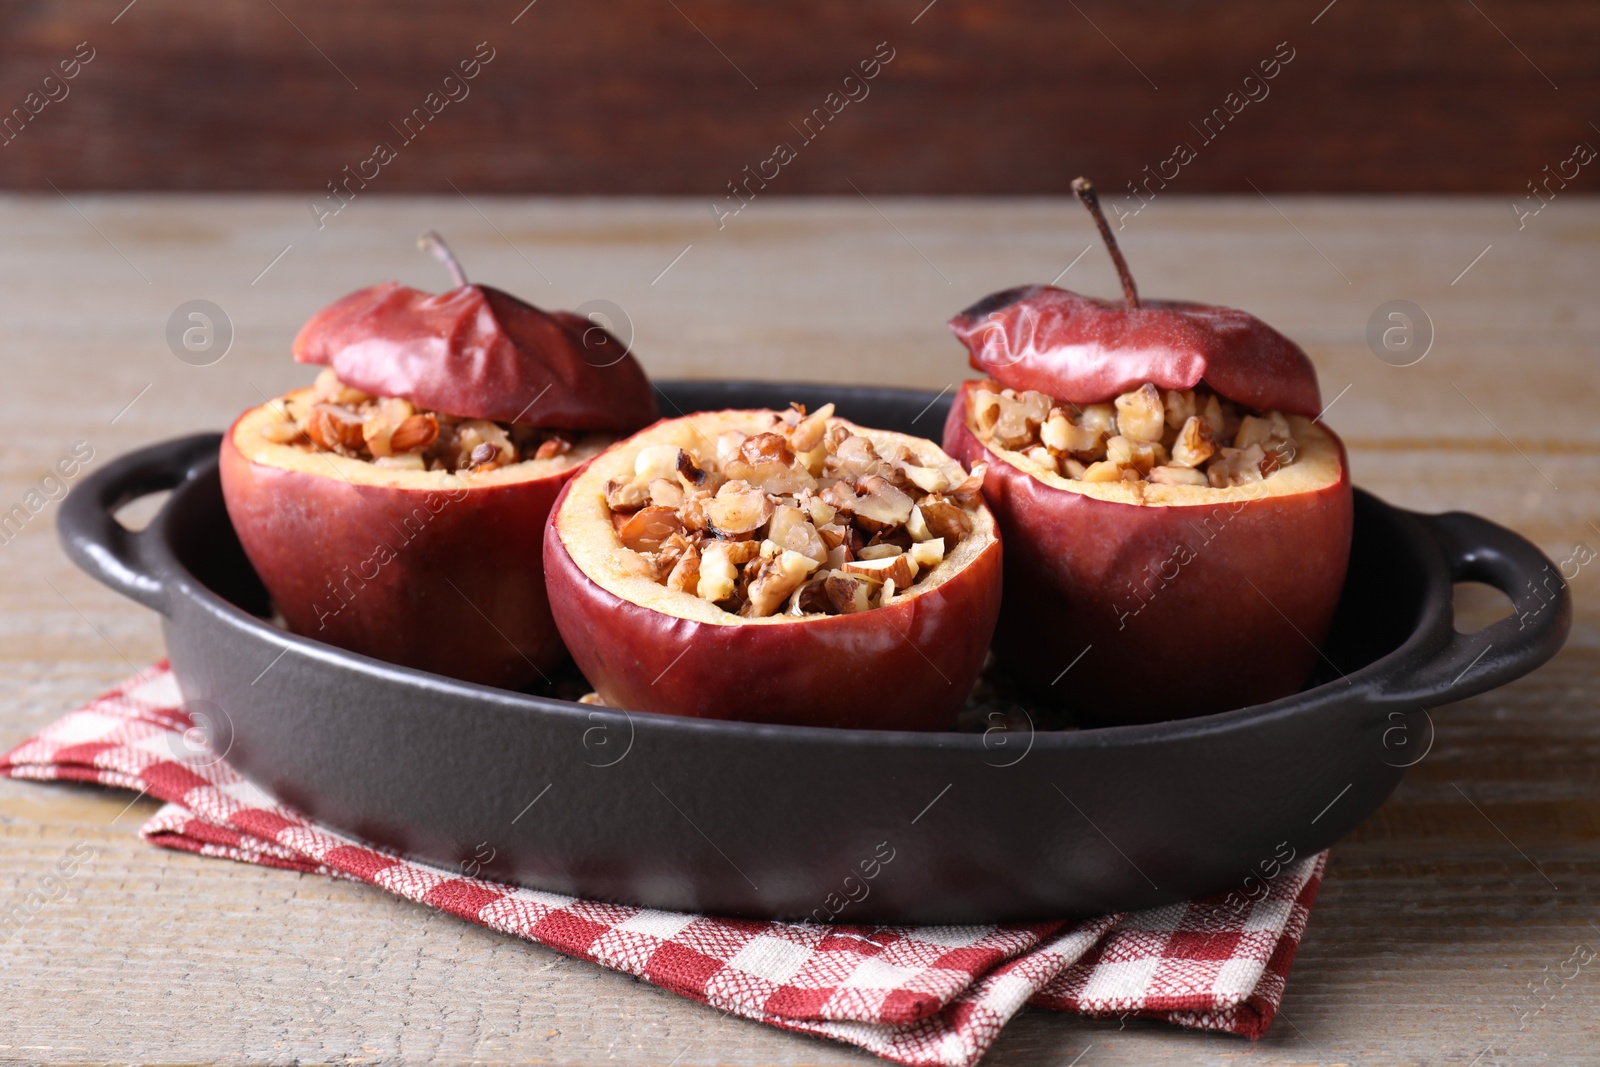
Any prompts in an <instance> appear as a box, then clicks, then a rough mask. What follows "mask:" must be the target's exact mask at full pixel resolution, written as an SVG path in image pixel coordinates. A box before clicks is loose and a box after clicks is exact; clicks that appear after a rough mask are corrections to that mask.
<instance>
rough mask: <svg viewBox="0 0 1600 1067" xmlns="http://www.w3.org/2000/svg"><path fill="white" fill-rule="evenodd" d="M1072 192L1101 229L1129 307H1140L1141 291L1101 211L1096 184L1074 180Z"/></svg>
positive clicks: (1079, 179)
mask: <svg viewBox="0 0 1600 1067" xmlns="http://www.w3.org/2000/svg"><path fill="white" fill-rule="evenodd" d="M1072 191H1073V192H1075V193H1077V194H1078V199H1079V200H1082V201H1083V206H1084V207H1086V208H1088V209H1089V214H1090V215H1093V216H1094V223H1095V225H1096V226H1098V227H1100V239H1101V240H1102V241H1104V242H1105V243H1106V251H1108V252H1110V253H1111V262H1113V263H1115V264H1116V265H1117V277H1119V278H1121V279H1122V295H1123V296H1125V297H1126V298H1127V300H1128V306H1129V307H1130V308H1136V307H1138V306H1139V290H1138V289H1137V288H1136V287H1135V286H1134V284H1133V272H1131V271H1130V270H1128V261H1127V260H1125V259H1123V258H1122V249H1120V248H1118V247H1117V238H1116V236H1115V235H1114V234H1113V233H1112V232H1111V224H1110V223H1108V222H1107V221H1106V213H1105V212H1104V211H1101V210H1100V197H1099V195H1098V194H1097V193H1096V192H1095V191H1094V183H1093V182H1091V181H1090V180H1089V179H1088V178H1074V179H1072Z"/></svg>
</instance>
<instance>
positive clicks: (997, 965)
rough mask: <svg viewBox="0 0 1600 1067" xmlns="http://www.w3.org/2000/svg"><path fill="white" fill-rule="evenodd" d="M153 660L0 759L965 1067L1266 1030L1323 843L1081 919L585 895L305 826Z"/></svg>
mask: <svg viewBox="0 0 1600 1067" xmlns="http://www.w3.org/2000/svg"><path fill="white" fill-rule="evenodd" d="M181 704H182V698H181V696H180V695H179V693H178V689H177V686H176V684H175V683H174V681H173V677H172V674H171V672H170V671H169V670H168V669H167V667H166V664H165V663H162V664H157V665H156V666H155V667H154V668H152V669H151V670H149V671H148V672H146V673H145V674H144V675H142V676H140V677H138V678H135V679H133V680H130V681H129V682H127V683H125V684H124V685H123V686H122V687H120V688H118V689H116V690H114V691H112V692H110V693H107V694H106V695H104V696H102V697H99V698H98V699H96V700H94V701H92V702H91V703H89V704H88V705H86V706H85V707H83V708H81V709H79V710H78V711H75V712H73V713H71V714H70V715H68V716H66V717H65V718H63V719H61V720H60V721H58V722H56V723H55V724H54V725H52V726H50V727H49V728H47V729H46V730H45V731H44V732H43V733H41V734H39V735H38V736H37V737H35V738H33V739H31V740H29V741H26V742H24V743H23V744H22V745H20V746H18V747H17V748H16V749H15V750H13V751H12V752H11V753H10V754H9V755H7V756H6V757H5V758H4V759H3V760H0V774H5V775H8V776H10V777H13V778H37V779H69V780H76V781H88V782H98V783H100V784H102V785H110V786H118V787H121V788H124V789H135V790H143V791H146V792H148V793H149V794H150V795H152V796H155V797H158V798H160V799H162V800H165V801H167V804H166V806H165V807H163V808H162V809H161V810H160V811H159V812H158V813H157V814H156V815H155V817H154V818H152V819H151V820H150V821H149V823H147V824H146V825H145V827H144V828H143V830H142V831H141V833H142V834H143V835H144V836H145V838H146V839H148V840H150V841H152V842H154V843H155V844H158V845H161V846H163V847H165V848H175V849H183V850H186V851H189V852H197V853H200V854H201V855H205V856H225V857H227V858H229V859H235V860H241V861H243V862H246V863H256V864H261V865H263V866H268V867H283V868H287V869H289V870H294V871H302V872H307V873H316V874H326V875H333V876H336V877H347V878H353V879H359V880H361V881H364V882H369V883H371V884H372V885H375V886H379V887H380V888H383V889H386V890H388V891H389V892H391V893H396V894H398V895H400V896H403V897H405V898H406V899H408V900H412V901H416V902H417V903H419V904H426V905H430V906H432V907H435V908H439V909H441V910H443V911H447V912H449V913H451V914H452V915H457V916H460V917H461V918H463V919H466V920H468V921H469V922H475V923H479V924H481V925H483V926H487V927H489V928H491V929H494V930H500V931H504V932H505V933H509V934H515V935H516V936H518V937H523V938H526V939H528V940H530V941H536V942H538V943H539V944H542V945H546V946H548V947H550V948H553V949H556V950H557V951H559V952H564V953H567V954H568V955H571V956H576V957H578V958H579V959H585V960H592V961H593V962H595V963H598V964H601V965H602V966H606V967H611V968H613V969H615V970H619V971H624V972H626V973H628V974H631V975H634V976H635V977H637V978H641V979H643V980H644V981H647V982H651V983H653V984H655V985H659V986H663V987H665V988H667V989H670V990H673V991H674V992H676V993H681V994H682V995H684V996H686V997H692V998H693V999H695V1000H698V1001H701V1002H703V1003H706V1004H710V1005H712V1006H713V1007H716V1008H720V1009H724V1010H726V1011H728V1012H731V1013H734V1014H738V1015H742V1016H745V1017H747V1018H751V1019H757V1020H760V1021H761V1022H764V1023H768V1024H770V1025H773V1026H779V1027H783V1028H784V1029H788V1030H798V1031H801V1032H804V1033H810V1034H820V1035H822V1036H825V1037H831V1038H835V1039H837V1040H840V1041H846V1042H849V1043H851V1044H854V1045H859V1046H861V1047H862V1048H865V1049H868V1050H869V1051H871V1052H874V1053H876V1054H877V1055H879V1056H882V1057H884V1058H886V1059H890V1060H894V1061H896V1062H898V1063H903V1064H907V1065H914V1067H923V1065H927V1067H935V1065H937V1067H968V1065H970V1064H973V1063H976V1062H977V1060H978V1059H979V1058H980V1057H982V1056H983V1054H984V1052H985V1051H986V1050H987V1049H988V1048H989V1045H990V1044H991V1043H992V1042H993V1041H994V1039H995V1037H996V1036H998V1035H999V1033H1000V1029H1001V1027H1003V1026H1004V1025H1005V1024H1006V1022H1007V1021H1008V1020H1009V1019H1010V1018H1011V1016H1012V1015H1014V1014H1016V1012H1017V1011H1019V1010H1020V1009H1021V1008H1022V1006H1023V1005H1024V1004H1030V1005H1033V1006H1035V1007H1043V1008H1050V1009H1054V1010H1057V1011H1070V1012H1077V1013H1079V1014H1082V1015H1089V1016H1097V1017H1111V1018H1126V1017H1129V1016H1146V1017H1153V1018H1159V1019H1165V1020H1167V1021H1169V1022H1172V1023H1176V1024H1178V1025H1180V1026H1187V1027H1194V1028H1197V1029H1204V1030H1222V1031H1226V1032H1229V1033H1234V1034H1241V1035H1244V1036H1247V1037H1251V1038H1254V1037H1258V1036H1260V1035H1261V1034H1262V1033H1263V1032H1265V1031H1266V1029H1267V1027H1268V1026H1269V1025H1270V1024H1271V1022H1272V1017H1273V1015H1274V1014H1275V1013H1276V1012H1277V1008H1278V1003H1279V1001H1280V1000H1281V999H1282V996H1283V988H1284V981H1285V979H1286V977H1287V976H1288V973H1289V965H1290V962H1291V961H1292V960H1293V958H1294V953H1295V949H1296V948H1297V947H1298V946H1299V943H1300V935H1301V932H1302V931H1303V930H1304V929H1305V923H1306V918H1307V915H1308V913H1309V910H1310V908H1311V902H1312V899H1313V898H1314V897H1315V896H1316V891H1317V886H1318V884H1319V883H1320V881H1321V879H1322V869H1323V864H1324V862H1325V859H1326V856H1327V854H1326V853H1322V854H1320V855H1316V856H1308V857H1304V858H1302V859H1298V860H1295V861H1293V862H1290V863H1288V864H1286V865H1285V866H1283V868H1282V869H1281V871H1279V872H1278V874H1277V876H1276V877H1274V878H1271V879H1267V880H1266V881H1265V882H1261V881H1258V882H1257V887H1258V888H1257V890H1256V891H1254V892H1253V894H1246V893H1245V892H1243V891H1240V892H1237V893H1230V894H1222V895H1218V896H1215V897H1207V898H1204V899H1201V900H1195V901H1190V902H1189V903H1186V904H1174V905H1170V906H1168V907H1164V908H1153V909H1150V910H1148V911H1141V912H1133V913H1129V914H1125V915H1107V916H1103V917H1101V918H1097V919H1090V920H1086V921H1081V922H1059V921H1058V922H1040V923H1030V924H1006V925H990V926H818V925H815V924H798V923H776V922H761V921H752V920H748V919H720V918H714V917H711V916H705V915H682V914H676V913H672V912H663V911H652V910H649V909H645V908H635V907H627V906H623V905H618V904H602V903H597V902H595V901H587V900H579V899H576V898H573V897H566V896H561V895H558V894H555V893H542V892H538V891H536V890H532V889H523V888H519V887H516V886H511V885H503V884H499V883H495V882H487V881H483V880H481V879H476V878H467V877H463V876H462V875H461V874H460V873H458V872H453V871H448V870H443V869H441V868H437V867H431V866H428V865H426V864H421V863H413V862H411V861H409V860H406V859H402V858H401V857H399V856H396V855H394V854H392V853H389V852H386V851H384V850H382V849H378V848H374V847H372V846H370V845H366V844H363V843H361V842H359V841H356V840H354V839H352V838H349V837H346V836H344V835H342V834H338V833H334V832H333V831H331V830H328V829H327V828H325V827H322V826H319V825H317V824H316V823H314V822H311V821H309V820H308V819H306V818H305V817H303V816H301V815H298V814H296V813H295V812H294V811H291V810H289V809H287V808H284V807H282V806H281V805H279V804H277V803H275V802H274V801H273V800H272V799H271V798H269V797H268V796H266V795H265V794H264V793H262V792H260V791H259V790H257V789H256V788H255V787H254V786H252V785H251V784H250V783H249V782H246V781H245V780H244V779H243V778H241V777H240V776H239V774H238V773H237V772H236V771H234V770H233V769H232V768H231V767H229V766H228V765H227V764H226V763H225V762H223V761H221V760H220V759H218V758H217V757H216V756H214V755H212V754H211V753H209V752H207V751H206V750H205V749H204V748H203V746H201V745H199V744H197V743H196V735H195V733H194V732H193V729H192V728H193V726H194V724H193V722H192V721H191V719H190V718H189V716H188V715H187V714H186V713H185V712H184V711H183V710H182V709H181V707H180V705H181Z"/></svg>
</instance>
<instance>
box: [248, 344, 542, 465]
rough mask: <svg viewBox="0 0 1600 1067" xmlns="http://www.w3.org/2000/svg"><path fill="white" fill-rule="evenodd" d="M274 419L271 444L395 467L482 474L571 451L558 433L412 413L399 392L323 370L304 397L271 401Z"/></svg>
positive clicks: (268, 428) (267, 427)
mask: <svg viewBox="0 0 1600 1067" xmlns="http://www.w3.org/2000/svg"><path fill="white" fill-rule="evenodd" d="M273 411H274V413H275V414H277V415H278V416H279V417H278V418H276V419H270V420H267V421H266V422H265V423H264V424H263V425H262V428H261V435H262V436H263V437H265V438H266V439H267V440H268V441H271V442H273V443H274V444H283V445H297V446H299V447H301V448H304V449H307V450H309V451H317V452H335V453H338V454H339V455H342V456H349V457H351V458H353V459H364V460H367V461H368V462H370V463H373V464H375V465H377V466H380V467H387V468H393V469H400V470H448V471H472V472H474V473H482V472H484V471H491V470H496V469H498V468H500V467H506V466H510V465H511V464H513V463H520V462H522V461H524V460H529V459H552V458H555V457H557V456H564V455H566V454H567V453H568V452H570V451H572V445H573V442H572V440H571V439H570V437H569V436H568V435H566V434H564V433H563V432H561V431H557V430H546V429H541V428H539V427H535V426H518V425H512V424H509V423H501V422H493V421H490V420H488V419H463V418H459V417H456V416H451V415H446V414H444V413H442V412H435V411H418V410H416V408H415V407H414V406H413V405H412V403H411V402H410V401H409V400H406V399H404V398H402V397H394V396H386V397H374V396H369V395H368V394H366V393H363V392H361V390H359V389H352V388H350V387H349V386H347V385H345V384H344V383H342V382H341V381H339V379H338V378H337V377H336V376H335V375H334V373H333V370H332V369H331V368H324V369H323V370H322V372H321V373H320V374H318V375H317V381H316V384H315V385H314V386H312V388H311V394H310V398H309V400H307V399H306V398H305V397H303V396H301V397H287V398H285V399H284V400H282V401H275V402H274V403H273Z"/></svg>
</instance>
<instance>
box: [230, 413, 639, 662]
mask: <svg viewBox="0 0 1600 1067" xmlns="http://www.w3.org/2000/svg"><path fill="white" fill-rule="evenodd" d="M310 394H311V390H309V389H303V390H297V391H296V392H295V393H291V394H290V395H289V397H288V398H287V399H288V400H289V401H290V402H295V401H300V402H309V401H310ZM281 403H282V402H281V401H274V402H273V403H271V404H264V405H262V406H260V407H257V408H252V409H251V410H249V411H247V412H245V413H244V414H243V415H242V416H240V417H239V419H238V421H236V422H235V423H234V424H233V426H232V428H231V429H230V430H229V431H228V433H227V436H226V437H225V438H224V439H223V443H222V453H221V475H222V491H223V496H224V499H225V500H226V501H227V505H228V516H229V518H230V519H231V520H232V521H233V526H234V529H235V531H237V533H238V535H239V541H240V543H241V544H242V545H243V546H244V550H245V554H246V555H247V556H248V557H249V558H250V562H251V564H252V565H253V566H254V567H255V569H256V573H257V574H259V575H260V576H261V580H262V583H263V584H264V585H265V586H266V587H267V591H268V592H269V593H270V594H271V596H272V602H273V605H274V606H275V607H276V609H277V610H278V612H279V614H281V615H282V616H283V619H284V621H285V622H286V623H287V624H288V627H289V629H290V630H292V631H294V632H295V633H298V634H302V635H304V636H307V637H314V638H316V639H318V640H320V641H326V642H328V643H329V644H332V645H338V646H339V647H340V648H347V649H350V650H351V651H353V652H360V653H364V654H366V655H369V656H374V657H376V658H378V659H382V660H388V661H389V662H391V663H400V664H404V665H406V666H409V667H418V668H421V669H423V670H428V671H434V672H437V673H439V674H444V675H449V676H451V677H455V678H462V679H465V680H467V681H474V682H482V683H485V684H488V685H498V686H505V687H508V688H520V687H522V686H524V685H527V684H529V683H531V682H534V681H537V680H538V679H539V676H540V673H541V672H547V671H549V670H550V669H551V668H552V667H554V666H555V665H557V664H558V663H560V662H561V660H562V659H563V657H564V651H563V648H562V645H561V639H560V636H559V634H557V632H556V629H555V624H554V621H553V619H552V618H551V615H550V604H549V598H548V597H547V595H546V593H545V588H544V582H543V580H542V568H541V559H540V555H541V554H540V539H539V531H540V529H541V528H542V527H543V525H544V521H545V519H546V517H547V516H548V515H549V513H550V508H551V506H552V505H553V504H554V502H555V499H556V495H557V494H558V493H559V492H560V491H561V487H562V486H563V485H565V484H566V483H567V480H568V479H569V478H570V477H571V476H572V472H573V471H574V470H576V469H577V468H578V467H579V466H580V465H581V464H582V463H583V462H584V461H586V460H587V459H589V458H590V457H591V456H593V455H596V454H597V453H599V452H600V451H601V449H602V448H603V447H604V446H605V444H606V443H608V442H609V440H610V439H609V438H605V437H601V436H598V435H587V436H585V437H582V438H579V439H578V440H577V441H576V442H575V443H574V445H573V446H572V448H571V450H570V451H568V452H566V453H564V454H562V455H558V456H554V457H551V458H546V459H531V460H525V461H523V462H520V463H515V464H512V465H509V466H504V467H499V468H496V469H493V470H485V471H482V472H480V473H473V472H472V471H470V470H467V471H463V472H459V473H458V472H454V471H442V470H436V471H430V470H411V469H404V468H398V469H397V468H393V467H382V466H378V465H376V464H374V463H372V462H369V461H367V460H363V459H355V458H352V457H349V456H345V455H340V454H338V453H332V452H324V451H320V450H315V449H311V448H307V447H305V446H303V445H300V444H296V443H294V442H293V441H289V442H283V443H280V442H277V441H274V440H272V439H271V438H272V437H273V436H283V435H282V434H278V433H274V432H273V428H274V427H276V426H278V425H281V423H282V421H283V416H282V414H281V413H280V411H281V407H280V405H281Z"/></svg>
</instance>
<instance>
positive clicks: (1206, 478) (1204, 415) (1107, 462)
mask: <svg viewBox="0 0 1600 1067" xmlns="http://www.w3.org/2000/svg"><path fill="white" fill-rule="evenodd" d="M970 413H971V415H972V421H973V423H974V425H975V426H976V428H977V433H978V437H979V438H980V439H981V440H982V441H983V442H984V443H985V444H988V445H994V446H998V447H1000V448H1004V449H1009V450H1010V451H1013V452H1021V453H1022V454H1023V455H1025V456H1027V457H1028V458H1029V459H1030V460H1032V461H1033V462H1035V463H1037V464H1039V465H1041V466H1043V467H1045V468H1046V469H1048V470H1050V471H1052V472H1054V473H1056V474H1059V475H1061V477H1063V478H1068V479H1073V480H1077V481H1083V482H1115V481H1126V482H1140V483H1145V482H1148V483H1151V484H1156V485H1195V486H1210V487H1211V488H1213V489H1226V488H1229V487H1232V486H1238V485H1244V484H1246V483H1248V482H1259V481H1261V480H1262V479H1264V478H1266V477H1267V476H1268V475H1270V474H1272V473H1273V472H1274V471H1276V470H1279V469H1280V468H1283V467H1287V466H1289V465H1290V464H1291V463H1293V462H1294V461H1295V458H1296V456H1297V454H1298V448H1297V447H1296V445H1295V440H1294V438H1293V436H1291V434H1290V432H1289V420H1288V419H1286V418H1285V417H1284V416H1283V413H1282V412H1278V411H1269V412H1266V413H1264V414H1255V413H1251V412H1249V411H1246V410H1244V409H1243V408H1240V407H1238V406H1237V405H1235V404H1233V403H1232V402H1230V401H1228V400H1224V399H1223V398H1221V397H1219V396H1217V395H1216V394H1215V393H1213V392H1212V391H1211V390H1209V389H1207V388H1205V387H1204V386H1203V385H1202V386H1200V387H1198V388H1195V389H1185V390H1184V391H1182V392H1179V391H1177V390H1175V389H1169V390H1167V391H1166V392H1165V393H1162V392H1161V391H1160V390H1158V389H1157V388H1156V387H1155V386H1154V385H1153V384H1152V383H1150V382H1145V383H1144V384H1143V385H1141V386H1140V387H1139V388H1137V389H1135V390H1133V391H1131V392H1127V393H1123V394H1122V395H1121V396H1119V397H1117V399H1116V401H1115V402H1114V403H1110V404H1088V405H1085V406H1082V407H1080V406H1078V405H1076V404H1058V403H1057V402H1056V401H1055V400H1054V399H1052V398H1051V397H1049V396H1048V395H1046V394H1044V393H1035V392H1031V391H1028V392H1021V393H1019V392H1016V391H1014V390H1011V389H1002V388H1000V386H999V384H998V383H997V382H992V381H990V382H985V383H983V384H982V385H981V386H979V387H978V388H976V389H975V390H973V393H972V400H971V407H970Z"/></svg>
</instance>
